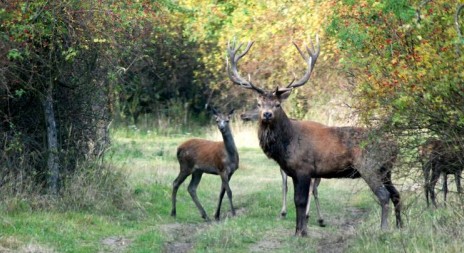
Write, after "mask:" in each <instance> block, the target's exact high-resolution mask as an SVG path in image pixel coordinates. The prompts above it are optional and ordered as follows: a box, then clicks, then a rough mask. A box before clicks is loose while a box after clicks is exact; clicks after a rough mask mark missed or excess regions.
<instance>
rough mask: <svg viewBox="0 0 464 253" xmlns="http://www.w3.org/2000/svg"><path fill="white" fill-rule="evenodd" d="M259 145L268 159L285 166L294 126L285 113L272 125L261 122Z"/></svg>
mask: <svg viewBox="0 0 464 253" xmlns="http://www.w3.org/2000/svg"><path fill="white" fill-rule="evenodd" d="M258 137H259V145H260V146H261V148H262V149H263V151H264V153H265V154H266V155H267V157H269V158H272V159H274V160H275V161H276V162H277V163H279V164H280V165H281V166H285V161H286V158H287V156H288V146H289V145H290V143H291V141H292V139H293V125H292V122H291V120H290V119H289V118H288V117H287V115H286V114H285V113H284V112H283V113H282V114H281V115H280V117H279V118H278V119H275V120H274V121H273V122H271V123H264V122H262V121H260V123H259V129H258Z"/></svg>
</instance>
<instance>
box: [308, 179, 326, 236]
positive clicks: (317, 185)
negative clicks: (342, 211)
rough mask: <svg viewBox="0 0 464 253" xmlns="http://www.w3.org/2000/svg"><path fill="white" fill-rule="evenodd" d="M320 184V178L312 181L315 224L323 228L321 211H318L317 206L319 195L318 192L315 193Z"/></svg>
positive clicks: (318, 207)
mask: <svg viewBox="0 0 464 253" xmlns="http://www.w3.org/2000/svg"><path fill="white" fill-rule="evenodd" d="M320 183H321V179H320V178H315V179H314V188H313V195H314V202H316V209H317V217H318V219H317V222H318V223H319V226H320V227H325V224H324V219H323V218H322V215H321V209H320V206H319V194H318V191H317V188H318V187H319V184H320ZM308 202H309V199H308ZM308 206H309V205H308Z"/></svg>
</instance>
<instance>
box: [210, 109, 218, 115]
mask: <svg viewBox="0 0 464 253" xmlns="http://www.w3.org/2000/svg"><path fill="white" fill-rule="evenodd" d="M211 112H212V113H213V114H214V116H217V115H218V111H217V110H216V108H214V107H211Z"/></svg>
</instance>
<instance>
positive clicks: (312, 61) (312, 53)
mask: <svg viewBox="0 0 464 253" xmlns="http://www.w3.org/2000/svg"><path fill="white" fill-rule="evenodd" d="M309 42H310V43H311V49H309V47H308V46H307V45H306V46H305V47H306V52H307V53H308V56H309V57H306V55H305V54H304V53H303V51H301V49H300V48H299V47H298V45H297V44H296V43H295V42H293V45H295V47H296V49H297V50H298V52H299V53H300V55H301V57H303V60H305V62H306V63H307V64H308V68H307V69H306V73H305V74H304V76H303V77H302V78H301V79H300V80H298V81H297V82H296V83H294V82H293V81H292V82H291V83H290V84H289V85H288V86H287V88H296V87H300V86H302V85H303V84H305V83H306V82H307V81H308V80H309V77H310V76H311V72H312V71H313V69H314V65H316V61H317V57H319V53H320V52H321V48H320V45H319V36H317V35H316V43H317V49H316V50H315V49H314V44H313V41H312V40H311V39H310V40H309Z"/></svg>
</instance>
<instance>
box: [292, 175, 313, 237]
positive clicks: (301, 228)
mask: <svg viewBox="0 0 464 253" xmlns="http://www.w3.org/2000/svg"><path fill="white" fill-rule="evenodd" d="M310 183H311V177H309V176H299V177H294V178H293V186H294V190H295V192H294V195H295V196H294V200H295V208H296V231H295V235H296V236H307V235H308V231H307V229H308V228H307V224H308V219H307V218H306V205H307V203H308V193H309V185H310Z"/></svg>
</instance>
